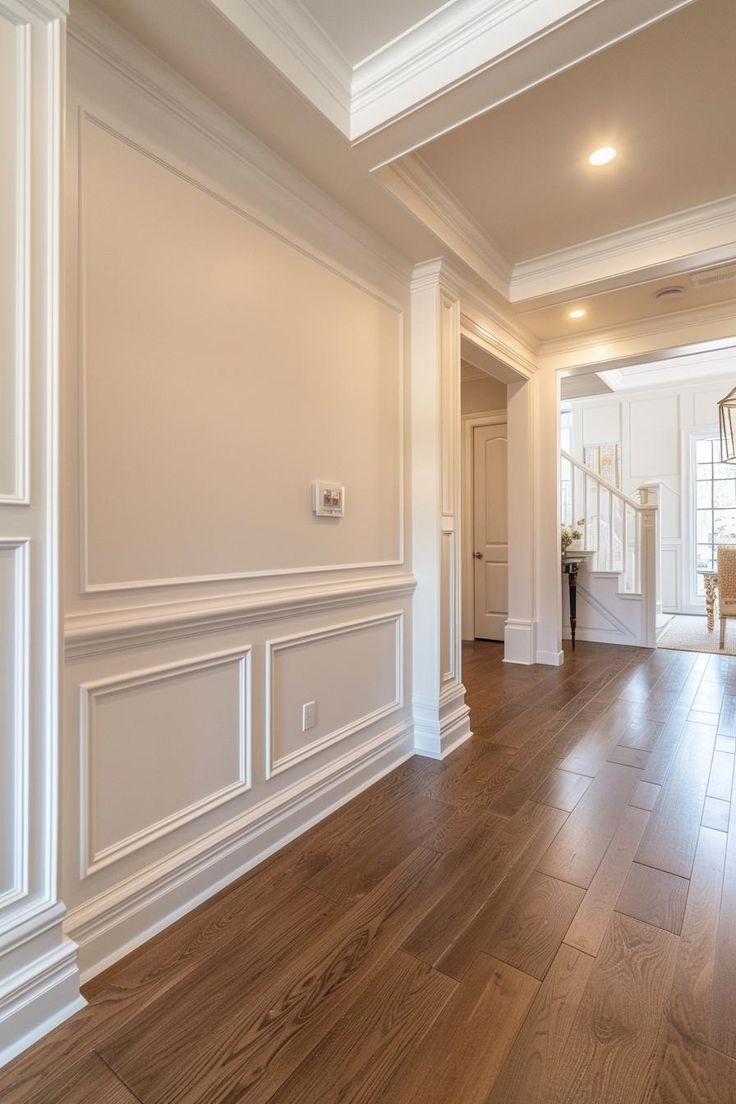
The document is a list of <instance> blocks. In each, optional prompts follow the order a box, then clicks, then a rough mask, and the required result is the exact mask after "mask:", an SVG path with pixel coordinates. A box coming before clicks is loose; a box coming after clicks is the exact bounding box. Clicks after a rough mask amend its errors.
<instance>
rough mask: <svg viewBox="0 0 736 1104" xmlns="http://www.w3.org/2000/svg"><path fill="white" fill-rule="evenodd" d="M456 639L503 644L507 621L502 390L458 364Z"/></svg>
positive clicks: (483, 374)
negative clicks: (460, 566) (459, 526)
mask: <svg viewBox="0 0 736 1104" xmlns="http://www.w3.org/2000/svg"><path fill="white" fill-rule="evenodd" d="M460 393H461V405H460V410H461V421H462V434H461V440H462V480H461V488H462V489H461V495H462V508H463V527H462V534H463V536H462V562H463V580H462V599H463V601H462V635H463V640H466V641H469V640H492V641H499V642H503V640H504V633H505V627H506V621H507V618H508V609H509V607H508V573H509V537H508V506H509V503H508V489H509V476H508V413H507V385H506V383H505V382H504V381H503V380H502V379H499V378H498V377H496V376H493V375H491V374H490V373H489V372H488V371H487V370H485V369H483V368H479V367H477V366H476V365H474V364H471V363H470V362H469V361H466V360H463V362H462V365H461V383H460Z"/></svg>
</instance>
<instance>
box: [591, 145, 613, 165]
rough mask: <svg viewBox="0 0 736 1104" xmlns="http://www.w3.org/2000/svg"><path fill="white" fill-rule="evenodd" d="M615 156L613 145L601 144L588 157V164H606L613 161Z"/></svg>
mask: <svg viewBox="0 0 736 1104" xmlns="http://www.w3.org/2000/svg"><path fill="white" fill-rule="evenodd" d="M615 156H616V150H615V149H614V148H613V146H601V147H600V149H597V150H593V152H592V153H591V155H590V157H589V158H588V164H589V165H608V164H609V162H611V161H613V159H614V157H615Z"/></svg>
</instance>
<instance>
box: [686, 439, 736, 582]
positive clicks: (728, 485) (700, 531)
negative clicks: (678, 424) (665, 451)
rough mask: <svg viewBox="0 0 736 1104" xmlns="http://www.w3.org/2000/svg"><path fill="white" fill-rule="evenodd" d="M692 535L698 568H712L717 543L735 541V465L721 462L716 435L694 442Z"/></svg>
mask: <svg viewBox="0 0 736 1104" xmlns="http://www.w3.org/2000/svg"><path fill="white" fill-rule="evenodd" d="M695 539H696V564H697V570H698V571H702V570H704V569H705V570H706V571H708V570H710V571H713V570H715V568H716V564H717V561H718V545H719V544H733V545H736V467H735V466H734V465H732V464H722V463H721V444H720V440H719V438H718V437H701V438H700V439H699V440H697V441H696V442H695ZM697 593H698V594H703V593H704V588H703V578H702V576H701V575H698V588H697Z"/></svg>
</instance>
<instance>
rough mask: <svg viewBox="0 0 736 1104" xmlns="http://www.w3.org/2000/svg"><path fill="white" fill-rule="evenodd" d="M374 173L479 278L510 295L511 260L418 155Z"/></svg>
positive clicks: (385, 166) (504, 294)
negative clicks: (492, 241)
mask: <svg viewBox="0 0 736 1104" xmlns="http://www.w3.org/2000/svg"><path fill="white" fill-rule="evenodd" d="M374 175H375V176H376V177H378V179H379V180H381V182H382V183H383V184H385V185H386V187H388V188H389V189H390V190H391V192H392V193H393V194H394V195H395V196H396V197H397V199H400V200H401V202H402V203H403V204H404V206H405V207H407V208H408V209H409V210H410V211H411V213H412V214H413V215H416V216H417V218H419V219H420V220H421V221H422V222H423V223H424V224H425V226H427V227H428V228H429V229H430V230H431V231H432V232H433V233H434V234H436V235H437V237H438V238H439V239H440V240H441V241H443V242H444V243H445V244H446V245H447V246H448V247H449V248H450V249H452V251H453V253H455V255H456V256H458V257H459V258H460V259H461V260H462V261H464V262H465V263H466V264H467V265H469V267H470V268H471V269H473V271H474V272H477V273H478V275H479V276H480V277H481V279H483V280H485V282H486V283H487V284H488V285H489V286H490V287H492V288H493V289H494V290H495V291H497V292H499V293H500V294H501V295H503V296H504V297H505V298H508V297H509V287H510V283H511V274H512V266H511V262H510V261H508V260H507V259H506V258H505V257H504V256H503V255H502V254H501V253H500V251H499V250H497V249H496V248H495V247H494V246H493V244H492V243H491V241H490V240H489V239H488V237H487V235H486V234H485V233H484V232H483V230H482V229H481V227H480V226H479V225H478V224H477V223H476V222H475V221H474V220H473V218H472V216H471V215H470V214H469V212H468V211H467V210H466V209H465V207H463V205H462V204H461V203H460V202H459V201H458V200H457V199H456V198H455V196H454V195H453V194H452V192H451V191H450V190H449V189H448V188H447V187H445V185H444V184H443V183H442V181H441V180H440V178H439V177H438V176H437V174H436V173H434V172H433V171H432V169H430V167H429V165H427V164H426V162H425V161H423V160H422V158H421V157H419V156H418V155H417V154H409V155H407V156H406V157H403V158H401V160H399V161H394V162H392V163H391V164H390V165H384V166H383V168H381V169H377V170H376V171H375V173H374Z"/></svg>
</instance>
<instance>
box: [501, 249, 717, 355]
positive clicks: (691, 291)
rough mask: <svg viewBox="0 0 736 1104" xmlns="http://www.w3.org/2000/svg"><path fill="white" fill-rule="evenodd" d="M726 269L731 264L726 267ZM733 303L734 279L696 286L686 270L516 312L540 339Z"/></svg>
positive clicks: (565, 335) (571, 334)
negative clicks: (672, 290) (667, 292)
mask: <svg viewBox="0 0 736 1104" xmlns="http://www.w3.org/2000/svg"><path fill="white" fill-rule="evenodd" d="M727 267H728V268H729V269H730V268H732V266H730V265H729V266H727ZM673 285H674V286H678V287H681V288H684V294H683V295H679V296H677V297H673V298H666V299H657V298H655V296H656V293H657V292H658V291H660V290H661V289H662V288H669V287H672V286H673ZM729 301H731V302H736V280H728V281H724V282H723V283H722V284H711V285H710V286H708V287H695V286H694V285H693V283H692V280H691V277H690V275H689V274H688V273H683V274H682V275H679V276H667V277H663V278H660V279H658V280H648V281H646V282H645V283H642V284H634V285H633V286H631V287H624V288H617V289H616V290H615V291H607V292H603V293H602V294H600V295H589V296H581V297H580V298H577V299H570V300H568V302H566V303H558V304H556V305H555V306H551V307H542V308H540V309H538V310H519V311H517V312H516V313H517V315H518V317H519V320H520V321H521V322H523V323H524V325H525V326H526V327H527V328H528V329H530V330H531V331H532V333H534V334H536V335H537V337H539V338H541V339H542V340H543V341H547V340H549V339H551V338H556V337H571V336H573V335H574V334H578V333H587V332H590V331H591V330H602V329H608V328H609V327H610V326H617V325H620V324H622V323H624V322H635V321H637V320H638V319H640V318H650V317H657V316H664V315H667V314H674V313H676V312H677V311H683V310H690V309H692V308H694V307H707V306H709V305H710V304H711V303H725V302H729ZM573 307H582V308H583V309H584V310H585V311H586V312H587V313H586V315H585V317H584V318H578V319H571V318H568V317H567V312H568V311H569V310H571V309H572V308H573Z"/></svg>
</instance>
